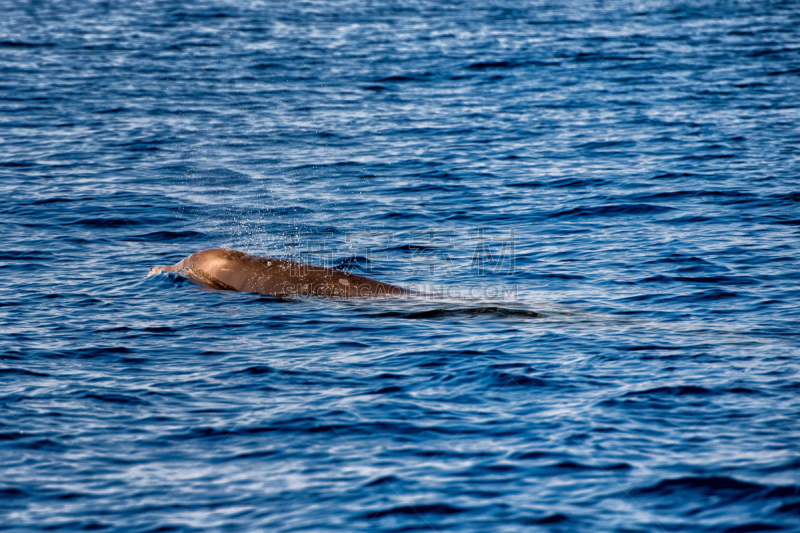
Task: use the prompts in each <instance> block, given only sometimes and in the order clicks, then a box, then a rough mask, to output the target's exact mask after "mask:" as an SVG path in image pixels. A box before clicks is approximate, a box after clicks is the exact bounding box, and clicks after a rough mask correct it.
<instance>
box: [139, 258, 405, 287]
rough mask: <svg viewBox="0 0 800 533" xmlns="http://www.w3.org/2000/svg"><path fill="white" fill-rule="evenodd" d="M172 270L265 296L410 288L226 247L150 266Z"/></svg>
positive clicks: (212, 284)
mask: <svg viewBox="0 0 800 533" xmlns="http://www.w3.org/2000/svg"><path fill="white" fill-rule="evenodd" d="M159 272H175V273H177V274H180V275H181V276H184V277H186V278H188V279H190V280H192V281H194V282H195V283H199V284H200V285H204V286H206V287H210V288H212V289H220V290H229V291H239V292H255V293H260V294H266V295H269V296H301V295H302V296H304V295H308V296H328V297H343V298H359V297H360V298H367V297H376V296H408V295H410V291H408V290H406V289H404V288H403V287H398V286H396V285H390V284H388V283H383V282H380V281H377V280H374V279H371V278H367V277H364V276H357V275H355V274H349V273H347V272H342V271H340V270H335V269H332V268H325V267H321V266H316V265H308V264H305V263H298V262H296V261H289V260H286V259H275V258H273V257H259V256H255V255H248V254H246V253H244V252H237V251H236V250H229V249H227V248H212V249H209V250H201V251H199V252H195V253H193V254H192V255H190V256H189V257H186V258H184V259H181V260H180V261H178V262H177V263H176V264H174V265H172V266H166V267H157V268H154V269H152V270H150V273H149V274H148V276H152V275H153V274H158V273H159Z"/></svg>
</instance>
